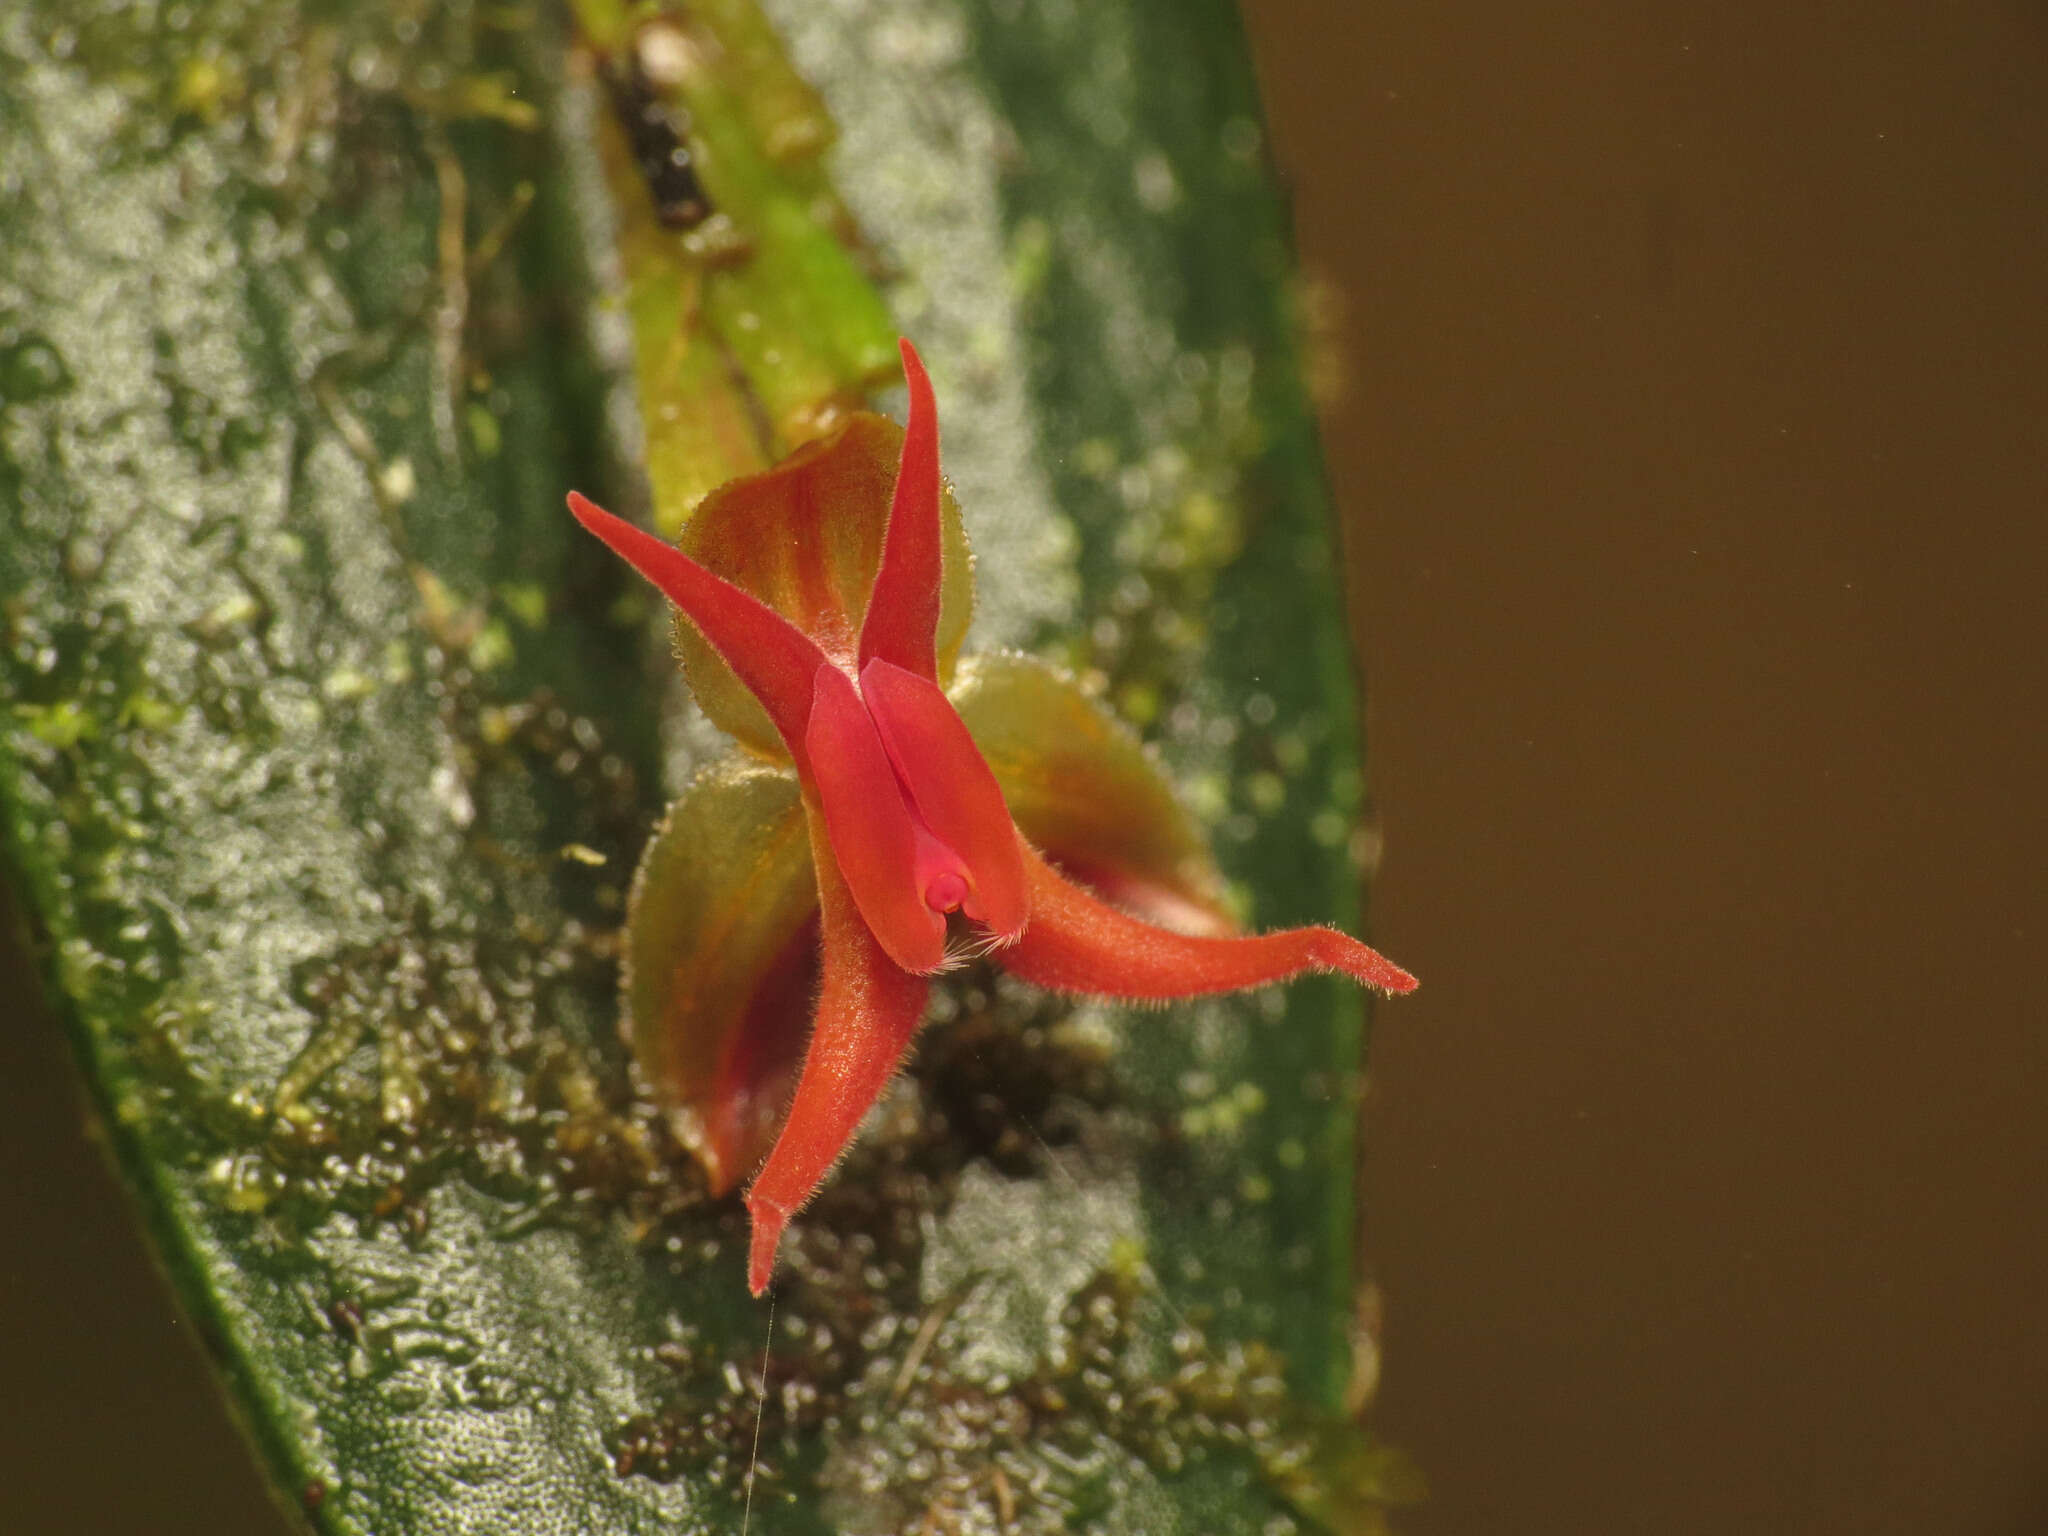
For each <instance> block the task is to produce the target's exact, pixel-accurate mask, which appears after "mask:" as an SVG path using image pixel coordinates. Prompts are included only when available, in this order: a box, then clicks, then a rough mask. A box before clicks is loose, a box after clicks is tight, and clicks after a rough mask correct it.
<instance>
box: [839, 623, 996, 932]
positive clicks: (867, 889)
mask: <svg viewBox="0 0 2048 1536" xmlns="http://www.w3.org/2000/svg"><path fill="white" fill-rule="evenodd" d="M813 688H814V692H813V694H812V697H811V722H810V727H809V729H808V731H807V732H806V734H805V750H806V751H807V752H808V753H809V754H810V764H811V782H812V783H813V784H814V785H815V786H816V788H817V796H818V804H819V808H820V809H821V810H822V811H823V813H824V819H825V827H826V830H827V831H828V832H829V833H830V835H831V847H830V848H829V849H826V850H823V851H822V852H823V856H824V857H827V858H830V859H831V860H832V861H833V862H834V863H835V864H836V865H837V866H838V868H839V869H840V870H841V872H842V873H843V874H844V875H845V877H846V885H847V889H848V890H849V891H850V892H851V893H852V898H853V902H854V905H855V906H856V907H858V908H859V910H860V915H861V916H862V917H863V918H865V919H866V920H867V925H868V927H869V928H871V929H873V930H874V934H875V939H876V941H877V942H879V943H880V944H881V946H882V948H883V950H884V951H886V952H887V954H888V956H889V958H890V959H892V960H894V961H895V962H896V963H897V964H898V965H900V966H902V967H903V969H905V970H906V971H916V972H919V973H929V972H931V971H935V970H937V969H938V968H939V967H940V966H942V965H944V964H945V962H946V920H945V918H944V917H942V916H940V915H939V913H937V912H936V911H934V910H933V909H932V908H931V906H930V905H929V904H928V903H927V902H926V901H925V899H924V889H923V884H922V882H921V881H920V879H919V875H920V873H921V872H924V870H925V866H926V865H928V864H932V865H936V864H938V863H941V862H943V860H944V854H943V850H937V851H936V853H937V857H936V858H935V857H934V850H932V849H931V848H930V845H929V844H928V843H926V842H922V841H921V840H920V839H919V837H918V835H917V834H918V827H917V823H916V821H915V820H914V819H913V817H912V816H911V813H910V807H909V805H908V804H907V803H906V802H905V801H904V798H903V790H902V787H901V786H900V785H899V784H898V783H897V782H896V771H895V769H893V768H891V767H890V766H889V754H888V751H887V749H886V748H884V747H883V745H882V738H881V736H880V734H878V733H877V731H876V729H875V722H874V720H873V719H872V718H870V716H869V714H868V710H867V706H866V705H864V704H863V703H862V702H861V698H860V694H859V693H858V692H857V691H856V690H855V688H854V686H853V680H852V679H851V678H849V677H848V676H847V675H846V674H845V673H844V672H841V671H840V670H839V669H838V668H837V667H835V666H833V665H831V664H830V663H829V662H828V663H826V664H825V665H824V666H822V667H820V668H819V669H818V672H817V677H816V681H815V683H814V684H813ZM920 855H923V857H920ZM930 873H931V874H933V875H937V874H941V873H943V870H941V869H938V868H933V869H932V870H930ZM962 873H963V875H964V871H963V872H962Z"/></svg>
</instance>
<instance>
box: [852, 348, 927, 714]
mask: <svg viewBox="0 0 2048 1536" xmlns="http://www.w3.org/2000/svg"><path fill="white" fill-rule="evenodd" d="M898 346H899V347H900V349H901V351H902V353H903V377H904V379H905V380H906V381H907V382H908V383H909V385H910V420H909V422H908V423H907V424H906V425H905V427H904V431H903V457H902V459H901V461H899V463H898V464H897V466H896V493H895V496H894V498H893V499H892V500H891V502H890V504H889V530H888V532H887V534H886V535H885V536H884V538H883V542H882V563H881V565H880V567H879V568H878V569H877V570H876V572H875V586H874V592H873V595H871V596H870V597H869V598H868V611H867V617H866V618H864V619H863V620H862V621H861V626H860V667H861V670H863V671H865V670H866V669H867V665H868V663H869V662H871V661H875V660H877V659H879V660H882V661H886V662H889V663H891V664H893V665H895V666H899V667H901V668H903V670H904V671H906V672H910V673H914V674H916V675H917V676H918V677H921V678H923V679H924V680H925V681H926V682H930V683H936V682H937V681H938V680H939V663H938V652H937V642H936V636H937V634H938V629H939V579H940V571H941V567H942V565H943V563H944V561H943V554H942V549H943V546H942V544H941V540H940V536H939V408H938V404H937V402H936V401H934V400H933V398H932V381H931V378H930V376H929V375H927V374H926V373H925V371H924V362H923V360H922V359H920V358H919V357H918V355H917V348H915V347H913V346H912V345H911V344H910V340H909V338H908V337H905V338H904V339H903V340H902V341H901V342H899V343H898Z"/></svg>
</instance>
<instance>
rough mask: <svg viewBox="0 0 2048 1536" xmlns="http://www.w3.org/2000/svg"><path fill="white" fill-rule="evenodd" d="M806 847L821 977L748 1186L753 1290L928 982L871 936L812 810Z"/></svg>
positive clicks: (875, 1093)
mask: <svg viewBox="0 0 2048 1536" xmlns="http://www.w3.org/2000/svg"><path fill="white" fill-rule="evenodd" d="M811 847H812V851H813V855H814V857H815V860H816V863H817V866H818V900H819V904H820V907H821V909H822V912H823V924H824V942H825V978H824V985H823V988H822V990H821V992H820V995H819V998H818V1016H817V1022H816V1023H815V1024H814V1025H813V1026H812V1030H811V1044H810V1050H809V1053H808V1054H807V1055H806V1056H805V1057H804V1070H803V1076H802V1077H801V1078H800V1079H799V1080H798V1082H797V1085H796V1098H795V1100H794V1101H793V1102H792V1103H791V1105H790V1108H789V1119H788V1120H787V1121H786V1122H784V1124H783V1127H782V1135H781V1136H780V1137H778V1138H777V1139H776V1142H775V1150H774V1151H772V1152H770V1153H769V1154H768V1161H767V1162H766V1163H765V1164H764V1165H763V1166H762V1169H761V1176H760V1177H759V1178H758V1179H756V1180H755V1181H754V1186H753V1188H751V1189H749V1190H748V1191H747V1211H748V1213H749V1214H750V1215H751V1216H752V1217H753V1219H754V1237H753V1243H752V1246H751V1249H750V1251H749V1254H748V1259H747V1286H748V1289H750V1290H751V1291H753V1293H754V1294H755V1295H756V1296H758V1295H760V1294H761V1293H762V1292H763V1291H764V1290H766V1289H767V1288H768V1280H769V1277H770V1275H771V1274H772V1273H773V1272H774V1268H775V1249H776V1247H777V1245H778V1244H779V1243H780V1242H781V1240H782V1229H783V1228H784V1227H785V1226H787V1225H788V1223H789V1218H790V1217H791V1216H793V1215H794V1214H795V1213H796V1212H797V1211H798V1210H799V1209H801V1208H802V1206H803V1204H804V1202H805V1201H807V1200H809V1199H810V1198H811V1195H812V1193H813V1192H814V1191H815V1190H816V1189H817V1187H818V1185H819V1184H820V1183H821V1182H822V1181H823V1179H824V1177H825V1175H826V1174H827V1173H829V1172H831V1170H832V1165H833V1164H834V1163H835V1162H837V1161H838V1160H839V1157H840V1154H841V1153H843V1152H844V1151H845V1150H846V1144H847V1143H848V1142H849V1141H851V1140H852V1139H853V1133H854V1131H855V1130H856V1129H857V1128H858V1127H859V1125H860V1122H861V1117H862V1116H863V1115H865V1114H866V1113H867V1112H868V1108H869V1106H871V1105H872V1104H873V1103H874V1102H875V1100H876V1098H878V1097H879V1096H880V1094H881V1092H882V1089H883V1088H885V1087H886V1086H888V1082H889V1079H890V1078H891V1077H893V1076H894V1075H895V1073H896V1069H897V1067H898V1066H899V1065H900V1064H901V1062H902V1060H903V1053H904V1052H905V1051H906V1050H908V1049H909V1047H910V1040H911V1036H913V1035H914V1034H916V1032H917V1025H918V1021H919V1019H921V1018H922V1017H923V1015H924V1003H925V996H926V994H927V993H928V992H929V991H930V990H931V984H930V983H929V982H927V981H926V980H925V979H924V978H923V977H922V976H912V975H910V974H908V973H907V972H905V971H904V970H902V969H901V968H900V967H899V966H897V965H896V964H894V963H893V962H892V961H891V960H890V958H889V956H888V955H887V954H886V953H885V952H884V951H883V949H882V947H881V945H880V944H878V943H877V942H876V941H875V937H874V935H873V934H872V933H871V932H869V930H868V925H867V924H866V923H865V922H863V921H862V920H861V914H860V912H859V911H858V910H857V909H856V907H855V905H854V901H853V894H852V892H851V891H849V890H848V889H847V885H846V882H845V880H844V879H842V878H841V877H840V874H839V871H838V869H837V867H836V866H835V865H834V864H833V862H832V855H831V850H830V848H828V847H827V846H826V839H825V835H824V829H823V828H822V827H820V826H819V825H818V822H817V820H816V819H815V818H814V819H813V821H812V823H811Z"/></svg>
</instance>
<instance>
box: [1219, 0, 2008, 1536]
mask: <svg viewBox="0 0 2048 1536" xmlns="http://www.w3.org/2000/svg"><path fill="white" fill-rule="evenodd" d="M1249 9H1250V11H1251V14H1252V15H1253V17H1254V19H1255V25H1256V27H1257V32H1258V37H1259V43H1260V47H1261V51H1262V58H1261V63H1262V66H1263V69H1264V74H1265V79H1266V82H1267V94H1268V98H1269V101H1270V103H1271V106H1272V108H1273V111H1274V114H1275V118H1276V121H1275V124H1274V131H1275V136H1276V141H1277V144H1276V147H1277V151H1278V154H1279V158H1280V161H1281V163H1282V165H1283V166H1285V167H1287V168H1288V169H1289V170H1290V171H1291V172H1292V174H1293V178H1294V181H1295V186H1296V190H1297V209H1296V211H1297V216H1298V222H1299V225H1300V229H1301V235H1302V241H1303V245H1304V248H1305V254H1306V256H1307V258H1308V260H1309V262H1310V263H1311V266H1312V268H1313V269H1315V270H1317V271H1320V272H1321V273H1322V274H1324V275H1325V276H1326V277H1328V278H1329V279H1330V280H1332V281H1333V282H1334V283H1336V284H1339V285H1341V287H1342V289H1343V290H1344V292H1345V293H1346V294H1347V295H1348V297H1349V301H1350V302H1349V306H1348V317H1347V318H1346V319H1345V320H1344V322H1343V324H1342V329H1341V333H1340V342H1341V349H1342V353H1343V355H1344V358H1345V360H1346V362H1347V363H1348V366H1349V369H1350V374H1351V388H1350V392H1349V394H1348V396H1347V397H1346V398H1345V399H1344V400H1343V402H1342V403H1341V405H1340V406H1339V407H1338V408H1337V409H1336V410H1335V412H1334V414H1333V415H1332V417H1331V419H1330V422H1329V433H1328V448H1329V453H1330V458H1331V467H1332V471H1333V474H1334V476H1335V478H1336V482H1337V486H1338V491H1339V495H1340V499H1341V501H1342V503H1343V505H1344V507H1345V509H1346V513H1347V518H1348V523H1349V527H1350V530H1351V532H1352V535H1353V541H1352V547H1353V548H1354V550H1355V551H1356V552H1357V565H1358V573H1357V582H1356V585H1355V591H1356V593H1357V596H1358V600H1359V619H1360V622H1361V627H1362V631H1363V653H1364V657H1365V665H1366V669H1367V672H1368V681H1369V687H1370V694H1371V706H1372V707H1371V734H1372V739H1371V752H1372V758H1373V772H1374V776H1375V780H1376V784H1377V789H1378V795H1379V800H1380V805H1381V809H1382V815H1383V819H1384V822H1385V826H1386V832H1387V843H1388V853H1387V858H1386V863H1385V867H1384V872H1383V876H1382V879H1381V881H1380V885H1379V888H1378V894H1377V897H1376V901H1375V924H1374V926H1375V935H1376V940H1377V941H1378V942H1380V943H1381V944H1383V946H1384V947H1385V948H1386V949H1387V950H1388V952H1389V953H1391V954H1394V955H1397V956H1399V957H1400V959H1401V961H1402V962H1403V963H1404V964H1406V965H1409V966H1412V967H1413V968H1414V969H1415V970H1416V971H1417V972H1418V973H1419V974H1420V975H1421V976H1422V977H1423V978H1424V987H1423V990H1422V992H1421V993H1420V994H1419V995H1418V996H1417V997H1416V998H1415V999H1414V1001H1413V1002H1408V1003H1402V1004H1399V1005H1397V1006H1393V1007H1389V1008H1385V1009H1383V1010H1381V1014H1380V1018H1381V1020H1382V1026H1381V1029H1380V1032H1379V1034H1378V1036H1377V1038H1376V1041H1375V1046H1374V1058H1373V1065H1374V1095H1375V1097H1374V1102H1373V1105H1372V1108H1371V1120H1370V1124H1369V1138H1370V1141H1369V1149H1368V1153H1367V1156H1368V1160H1369V1166H1368V1170H1367V1188H1366V1209H1367V1219H1368V1222H1369V1226H1370V1242H1371V1245H1372V1251H1373V1254H1374V1259H1375V1264H1376V1267H1377V1270H1378V1274H1379V1276H1380V1278H1381V1280H1382V1282H1383V1284H1384V1286H1385V1288H1386V1292H1387V1301H1388V1315H1389V1324H1388V1328H1387V1334H1386V1350H1387V1353H1386V1376H1385V1384H1384V1390H1383V1396H1382V1399H1381V1405H1380V1412H1379V1423H1380V1425H1381V1427H1382V1428H1383V1429H1384V1431H1385V1432H1386V1433H1387V1435H1388V1436H1390V1437H1391V1438H1393V1439H1394V1440H1395V1441H1397V1442H1398V1443H1401V1444H1403V1445H1405V1446H1407V1447H1408V1448H1410V1449H1411V1450H1413V1451H1414V1452H1415V1453H1416V1454H1417V1456H1418V1457H1419V1458H1420V1459H1421V1461H1422V1463H1423V1465H1424V1466H1425V1467H1426V1468H1427V1469H1428V1471H1429V1473H1430V1475H1431V1477H1432V1480H1433V1481H1434V1483H1435V1486H1436V1490H1437V1496H1436V1498H1435V1500H1434V1501H1433V1504H1432V1506H1431V1508H1430V1509H1429V1510H1427V1511H1426V1512H1424V1513H1423V1514H1421V1515H1419V1516H1418V1517H1416V1518H1414V1519H1412V1520H1411V1521H1409V1522H1407V1523H1406V1528H1408V1529H1410V1530H1413V1531H1414V1532H1417V1533H1420V1536H1477V1533H1482V1532H1485V1533H1491V1532H1509V1531H1512V1532H1516V1533H1520V1536H1529V1533H1535V1532H1546V1533H1547V1532H1572V1533H1576V1536H1588V1533H1601V1536H1607V1533H1617V1536H1618V1533H1624V1532H1628V1533H1634V1532H1658V1533H1691V1532H1700V1533H1706V1532H1729V1531H1743V1532H1772V1533H1776V1532H1802V1533H1806V1532H1813V1533H1821V1532H1844V1533H1847V1532H1857V1533H1877V1532H1900V1533H1905V1532H1914V1533H1921V1532H1933V1531H1942V1532H1967V1533H1972V1536H1975V1533H1984V1536H1990V1533H2005V1532H2013V1533H2018V1532H2042V1531H2048V1189H2044V1185H2048V1028H2044V1026H2048V1007H2044V1005H2043V1002H2042V991H2043V989H2042V979H2041V965H2040V958H2041V954H2042V945H2043V939H2044V937H2048V923H2044V917H2048V903H2044V899H2043V887H2044V874H2048V838H2044V836H2043V832H2044V827H2043V812H2042V798H2041V797H2042V793H2043V790H2044V786H2048V752H2044V726H2043V718H2042V717H2043V710H2044V704H2048V697H2044V688H2043V683H2044V673H2048V666H2044V650H2048V647H2044V643H2043V642H2044V637H2048V626H2044V624H2043V621H2042V619H2041V617H2040V615H2041V613H2042V612H2043V609H2044V594H2048V8H2044V7H2043V6H2042V5H2041V4H2039V3H2035V0H2026V3H2017V0H2015V3H2001V0H1958V3H1951V4H1942V5H1931V4H1911V3H1906V4H1901V3H1897V0H1875V3H1863V4H1856V5H1849V4H1843V3H1825V0H1824V3H1822V4H1819V5H1808V6H1800V7H1793V8H1790V9H1788V10H1781V9H1780V8H1777V7H1755V6H1751V7H1743V6H1725V5H1716V4H1706V3H1700V0H1678V3H1668V4H1641V3H1634V4H1631V3H1625V0H1591V3H1580V4H1573V5H1537V6H1512V5H1493V6H1479V7H1471V6H1447V5H1440V4H1428V3H1423V0H1371V3H1369V4H1359V5H1338V4H1312V3H1308V0H1251V4H1250V6H1249Z"/></svg>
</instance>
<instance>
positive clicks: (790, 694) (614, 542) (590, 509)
mask: <svg viewBox="0 0 2048 1536" xmlns="http://www.w3.org/2000/svg"><path fill="white" fill-rule="evenodd" d="M569 510H570V511H571V512H572V513H574V514H575V516H576V521H577V522H579V523H581V524H582V525H583V526H584V527H585V528H588V529H589V530H590V531H591V532H592V533H594V534H596V535H597V536H598V537H599V538H600V539H602V540H604V542H605V543H606V544H608V545H610V546H611V548H612V549H613V551H614V552H615V553H617V554H618V555H619V556H620V557H621V558H622V559H624V560H625V562H626V563H627V564H628V565H630V566H632V567H633V569H634V570H636V571H638V572H639V573H640V574H641V575H642V576H645V577H646V578H647V579H648V580H649V581H651V582H653V583H654V584H655V586H657V587H659V588H660V589H661V591H662V594H663V595H664V596H665V597H667V598H668V600H669V601H670V602H672V603H674V604H675V605H676V606H677V607H678V608H680V609H682V611H683V613H684V614H685V616H687V617H688V619H689V621H690V622H691V623H692V624H694V625H696V626H697V629H698V632H699V633H701V634H702V635H703V636H704V638H705V640H707V641H708V642H709V643H710V644H711V647H712V648H713V649H714V650H716V651H717V652H718V654H719V655H720V656H722V657H724V658H725V663H726V665H727V666H729V667H731V668H732V669H733V671H734V672H735V673H737V674H738V675H739V679H740V681H741V682H743V683H745V684H746V685H747V687H748V689H749V690H750V691H751V692H752V693H753V695H754V697H755V698H757V699H759V700H760V701H761V705H762V707H763V708H764V709H766V710H767V711H768V718H769V719H771V720H773V721H774V722H775V729H776V730H777V731H778V732H780V733H781V736H782V740H783V744H784V745H785V746H787V747H788V748H789V752H790V756H792V757H793V758H795V759H796V761H797V763H798V765H799V766H801V765H802V763H803V761H804V728H805V726H806V725H807V724H808V723H809V720H810V712H811V690H812V680H813V679H814V678H815V677H816V676H817V672H818V668H819V667H821V666H824V665H825V653H824V652H823V651H821V650H819V649H818V647H817V645H816V644H815V643H814V642H813V641H812V640H811V638H810V637H809V636H808V635H806V634H805V633H804V632H803V631H802V630H800V629H798V628H797V627H796V626H795V625H794V624H792V623H790V622H789V620H787V619H785V618H784V617H783V616H782V615H781V614H779V613H777V612H776V611H775V610H774V609H773V608H770V607H769V606H768V605H767V604H766V603H764V602H762V601H761V600H760V599H759V598H757V597H755V596H754V595H753V594H752V593H751V592H748V591H746V590H745V589H744V588H741V587H736V586H734V585H733V584H732V583H731V582H729V581H727V580H725V579H724V578H723V577H721V576H714V575H713V574H712V573H711V572H709V571H707V570H705V569H704V567H703V566H701V565H699V564H698V563H697V562H696V561H694V560H692V559H691V558H690V557H689V556H688V555H686V554H684V553H683V552H682V551H681V550H679V549H677V548H676V547H675V546H674V545H672V544H666V543H664V542H663V541H662V540H660V539H658V538H656V537H655V536H654V535H653V534H651V533H647V532H645V531H643V530H642V529H639V528H635V527H634V526H633V525H632V524H631V523H629V522H627V521H626V520H625V519H624V518H619V517H614V516H612V514H611V513H609V512H607V511H605V510H604V508H602V507H600V506H598V505H597V504H596V503H595V502H593V501H591V500H589V499H588V498H587V497H584V496H580V495H578V494H577V493H576V492H575V491H571V492H570V493H569Z"/></svg>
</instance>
